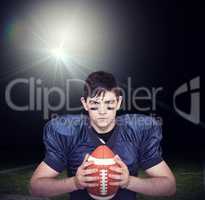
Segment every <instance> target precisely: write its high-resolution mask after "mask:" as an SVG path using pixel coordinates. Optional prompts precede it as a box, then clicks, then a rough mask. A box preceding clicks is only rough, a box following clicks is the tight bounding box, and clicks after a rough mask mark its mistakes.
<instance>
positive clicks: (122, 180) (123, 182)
mask: <svg viewBox="0 0 205 200" xmlns="http://www.w3.org/2000/svg"><path fill="white" fill-rule="evenodd" d="M114 160H115V162H116V163H117V164H118V166H119V167H114V166H112V167H110V170H112V171H113V172H116V173H117V174H109V177H110V178H111V179H113V182H110V183H109V184H110V185H113V186H119V187H121V188H127V186H128V184H129V179H130V175H129V170H128V168H127V165H126V164H125V163H124V162H123V161H122V160H121V159H120V157H119V156H118V155H116V156H115V157H114Z"/></svg>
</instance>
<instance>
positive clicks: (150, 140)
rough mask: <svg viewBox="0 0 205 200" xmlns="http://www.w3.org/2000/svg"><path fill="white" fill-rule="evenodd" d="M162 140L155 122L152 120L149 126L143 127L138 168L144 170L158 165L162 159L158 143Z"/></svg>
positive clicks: (160, 130) (159, 128)
mask: <svg viewBox="0 0 205 200" xmlns="http://www.w3.org/2000/svg"><path fill="white" fill-rule="evenodd" d="M161 140H162V129H161V126H160V125H159V123H157V121H155V120H152V123H151V125H150V124H149V125H147V126H145V129H144V130H143V137H142V141H141V145H140V166H141V167H142V169H144V170H146V169H148V168H150V167H153V166H155V165H157V164H158V163H160V162H161V161H162V160H163V158H162V149H161V146H160V142H161Z"/></svg>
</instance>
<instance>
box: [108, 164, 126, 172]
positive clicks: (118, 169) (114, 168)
mask: <svg viewBox="0 0 205 200" xmlns="http://www.w3.org/2000/svg"><path fill="white" fill-rule="evenodd" d="M109 169H110V170H111V171H114V172H117V173H123V168H120V167H114V166H113V167H110V168H109Z"/></svg>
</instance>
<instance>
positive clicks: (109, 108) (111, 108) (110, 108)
mask: <svg viewBox="0 0 205 200" xmlns="http://www.w3.org/2000/svg"><path fill="white" fill-rule="evenodd" d="M107 109H108V110H114V109H115V108H114V107H110V106H109V107H107Z"/></svg>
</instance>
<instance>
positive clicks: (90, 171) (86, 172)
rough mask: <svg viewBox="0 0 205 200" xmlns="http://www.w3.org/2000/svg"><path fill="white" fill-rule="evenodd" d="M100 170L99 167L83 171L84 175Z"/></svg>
mask: <svg viewBox="0 0 205 200" xmlns="http://www.w3.org/2000/svg"><path fill="white" fill-rule="evenodd" d="M97 171H98V169H86V170H83V171H82V175H84V176H85V175H90V174H94V173H96V172H97Z"/></svg>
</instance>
